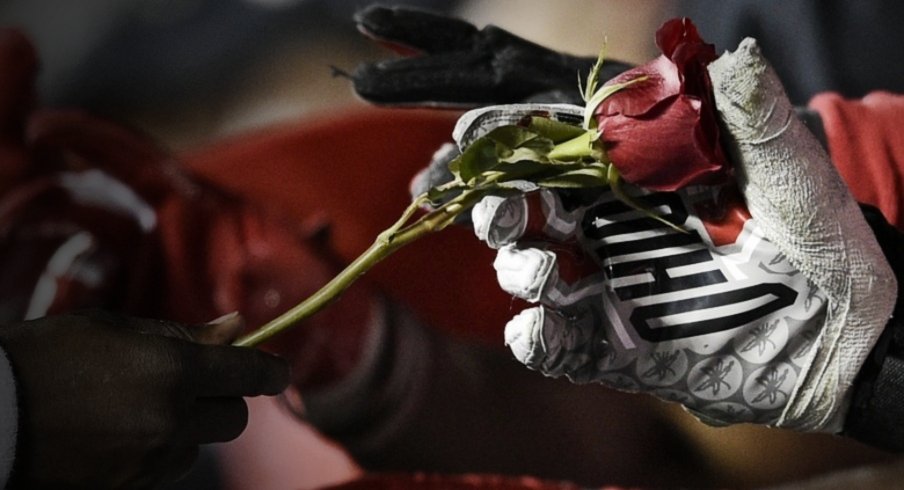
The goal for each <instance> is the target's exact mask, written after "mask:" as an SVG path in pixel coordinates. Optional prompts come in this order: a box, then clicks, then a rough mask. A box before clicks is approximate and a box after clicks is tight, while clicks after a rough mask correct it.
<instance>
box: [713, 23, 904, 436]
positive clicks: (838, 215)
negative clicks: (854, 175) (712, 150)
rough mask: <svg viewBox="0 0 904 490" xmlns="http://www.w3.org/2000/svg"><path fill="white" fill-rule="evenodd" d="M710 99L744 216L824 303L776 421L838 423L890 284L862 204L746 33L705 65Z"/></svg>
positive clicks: (811, 426) (807, 426)
mask: <svg viewBox="0 0 904 490" xmlns="http://www.w3.org/2000/svg"><path fill="white" fill-rule="evenodd" d="M710 75H711V76H712V81H713V88H714V93H715V98H716V106H717V108H718V110H719V112H720V114H721V116H722V120H723V122H724V123H725V126H726V127H727V129H728V131H729V133H730V134H731V136H733V137H734V140H735V141H734V143H735V150H737V155H736V159H735V163H736V170H737V172H738V179H739V184H740V187H741V189H742V192H743V193H744V196H745V198H746V200H747V205H748V208H749V209H750V214H751V215H752V216H753V217H754V219H755V220H756V222H757V225H758V226H760V227H761V228H762V230H763V233H764V235H765V236H766V237H767V238H768V239H769V240H770V241H771V242H773V243H774V244H775V245H776V246H777V247H778V248H779V250H781V252H782V253H784V254H785V256H786V257H787V258H788V261H789V262H790V263H791V264H792V265H794V266H795V268H796V269H797V270H799V271H801V272H802V273H803V274H804V275H805V276H806V278H807V279H808V280H810V281H811V282H812V283H813V284H814V285H815V286H816V287H818V288H819V290H820V291H822V292H823V293H824V294H825V295H826V297H827V299H828V302H829V307H828V311H827V316H826V320H825V324H824V328H823V331H822V332H821V334H820V336H819V339H818V343H817V347H816V350H815V351H814V352H815V353H816V354H815V355H814V356H811V358H810V363H809V365H807V366H804V367H803V369H802V372H801V379H802V382H801V385H799V386H798V387H797V388H796V389H795V396H794V398H793V399H792V400H790V401H789V404H788V408H787V409H786V411H785V413H784V414H783V416H782V420H780V421H779V425H784V426H791V427H797V428H800V429H802V430H834V429H835V427H834V426H835V425H836V424H837V423H838V420H839V418H838V416H837V415H838V414H839V413H840V412H841V411H842V407H843V406H844V400H846V396H847V393H848V390H849V389H850V387H851V385H852V383H853V379H854V376H856V374H857V372H858V370H859V367H860V366H861V365H862V364H863V361H864V360H865V359H866V356H867V355H868V354H869V350H870V348H871V346H872V345H873V343H874V342H875V340H876V338H877V337H878V335H879V333H880V332H881V330H882V328H883V327H884V326H885V324H886V322H887V320H888V317H889V315H890V314H891V310H892V308H893V306H894V303H895V298H896V297H897V291H896V289H897V288H896V283H895V279H894V275H893V274H892V272H891V269H890V268H889V267H888V264H887V262H886V261H885V259H884V256H883V255H882V251H881V249H880V248H879V246H878V244H877V243H876V241H875V238H874V236H873V234H872V232H871V230H870V228H869V226H868V225H867V224H866V222H865V220H864V218H863V215H862V213H861V212H860V209H859V207H858V206H857V204H856V202H855V201H854V199H853V198H852V197H851V195H850V193H849V192H848V190H847V188H846V186H845V185H844V182H843V181H842V180H841V178H840V176H839V175H838V173H837V171H836V170H835V168H834V166H833V165H832V163H831V160H830V159H829V156H828V155H827V154H826V153H825V151H824V150H823V148H822V147H821V146H820V144H819V143H818V141H817V140H816V139H815V137H813V135H812V134H811V133H810V132H809V131H808V130H807V129H806V128H805V127H804V126H803V123H801V122H800V121H799V120H798V119H797V118H796V117H795V115H794V113H793V108H792V106H791V103H790V102H789V101H788V99H787V97H786V96H785V94H784V90H783V88H782V86H781V82H780V80H779V79H778V76H777V75H776V74H775V72H774V71H773V70H772V68H771V67H770V66H769V63H768V62H767V61H766V60H765V59H764V58H763V56H762V54H761V53H760V50H759V47H758V46H757V45H756V42H755V41H754V40H752V39H746V40H744V41H743V42H742V43H741V44H740V46H739V47H738V49H737V50H736V51H735V52H733V53H728V54H725V55H723V56H722V57H720V58H719V59H718V60H716V61H715V62H713V63H712V64H711V65H710Z"/></svg>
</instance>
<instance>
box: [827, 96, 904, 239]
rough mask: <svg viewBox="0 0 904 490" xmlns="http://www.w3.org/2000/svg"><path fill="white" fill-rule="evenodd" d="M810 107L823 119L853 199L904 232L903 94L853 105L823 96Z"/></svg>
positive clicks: (839, 99)
mask: <svg viewBox="0 0 904 490" xmlns="http://www.w3.org/2000/svg"><path fill="white" fill-rule="evenodd" d="M810 108H811V109H814V110H816V111H817V112H819V114H820V116H821V118H822V122H823V125H824V127H825V133H826V138H827V140H828V145H829V152H830V153H831V155H832V160H833V161H834V162H835V166H836V167H837V168H838V171H839V172H840V173H841V176H842V177H843V178H844V180H845V182H846V183H847V185H848V187H850V189H851V192H852V193H853V194H854V197H855V198H856V199H857V200H858V201H860V202H863V203H867V204H872V205H874V206H876V207H878V208H879V209H880V210H881V211H882V214H884V215H885V217H886V219H887V220H888V221H889V222H890V223H892V224H893V225H895V226H896V227H897V228H898V229H904V95H898V94H892V93H889V92H873V93H871V94H869V95H867V96H866V97H864V98H862V99H859V100H849V99H845V98H843V97H841V96H840V95H838V94H835V93H824V94H819V95H817V96H816V97H814V98H813V99H812V100H811V101H810Z"/></svg>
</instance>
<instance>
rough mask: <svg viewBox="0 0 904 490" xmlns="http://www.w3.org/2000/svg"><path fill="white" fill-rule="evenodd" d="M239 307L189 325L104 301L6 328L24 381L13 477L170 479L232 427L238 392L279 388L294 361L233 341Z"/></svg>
mask: <svg viewBox="0 0 904 490" xmlns="http://www.w3.org/2000/svg"><path fill="white" fill-rule="evenodd" d="M240 328H241V320H240V319H238V318H232V319H229V320H227V321H225V322H221V323H219V324H212V325H205V326H202V327H199V328H192V329H188V328H186V327H184V326H182V325H179V324H175V323H171V322H163V321H157V320H146V319H137V318H129V317H124V316H116V315H112V314H109V313H103V312H90V313H84V314H71V315H65V316H57V317H47V318H44V319H39V320H34V321H30V322H24V323H20V324H15V325H11V326H7V327H2V328H0V344H2V345H3V347H4V349H5V350H6V352H7V355H8V357H9V358H10V362H11V363H12V365H13V370H14V372H15V375H16V378H17V388H18V391H19V407H20V408H19V412H20V422H19V427H20V428H19V443H18V451H17V462H16V468H17V469H16V471H15V474H14V481H16V482H18V483H19V484H20V485H23V486H26V487H28V488H64V487H76V488H122V487H128V488H146V487H152V486H154V485H156V484H158V483H160V482H163V481H168V480H173V479H176V478H178V477H179V476H181V475H182V474H184V473H185V472H186V471H187V470H188V469H189V468H190V467H191V464H192V463H193V462H194V460H195V458H196V457H197V453H198V446H199V445H200V444H206V443H211V442H221V441H228V440H231V439H234V438H235V437H237V436H238V435H239V434H240V433H241V432H242V430H244V427H245V425H246V423H247V417H248V409H247V407H246V405H245V402H244V400H243V399H242V397H245V396H257V395H275V394H278V393H279V392H280V391H282V390H283V389H284V388H285V386H286V385H287V383H288V379H289V369H288V365H287V364H286V363H285V362H284V361H283V360H282V359H280V358H277V357H275V356H272V355H270V354H266V353H264V352H262V351H258V350H253V349H247V348H238V347H230V346H227V345H212V344H222V343H225V342H228V341H230V340H231V339H232V338H233V337H235V335H236V334H237V333H238V330H239V329H240Z"/></svg>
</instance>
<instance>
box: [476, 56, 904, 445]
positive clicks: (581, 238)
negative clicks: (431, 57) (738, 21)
mask: <svg viewBox="0 0 904 490" xmlns="http://www.w3.org/2000/svg"><path fill="white" fill-rule="evenodd" d="M709 70H710V74H711V77H712V82H713V87H714V91H715V100H716V105H717V108H718V111H719V114H720V116H721V119H722V121H723V122H724V125H725V127H726V128H727V130H728V133H729V139H730V140H731V141H728V142H727V144H726V146H727V147H729V148H730V149H731V150H732V153H733V155H734V158H733V160H734V165H735V174H736V176H737V187H735V186H734V185H733V184H728V185H723V186H718V187H716V186H707V187H699V186H697V187H693V186H692V187H687V188H684V189H683V190H681V191H679V192H676V193H672V192H658V193H637V195H636V197H637V198H638V199H639V200H640V201H642V202H643V203H644V204H645V205H646V206H648V207H649V208H650V209H651V210H653V212H654V213H655V214H657V215H660V216H661V217H663V218H666V219H668V220H669V221H672V222H673V223H677V224H679V225H681V226H682V227H684V228H685V230H686V231H687V233H681V232H678V231H675V230H674V229H672V228H670V227H668V226H666V225H664V224H663V223H662V222H660V221H657V220H653V219H650V218H647V217H645V216H644V215H643V214H642V213H640V212H638V211H636V210H634V209H632V208H630V207H628V206H626V205H625V204H623V203H621V202H620V201H618V200H616V199H614V198H613V196H611V195H610V194H609V193H603V194H601V195H599V194H597V195H589V196H588V193H587V192H583V191H579V192H567V193H565V192H560V193H555V192H550V191H540V192H539V193H535V194H531V195H528V196H523V195H519V196H516V197H509V198H502V197H490V198H487V199H486V200H484V201H483V202H482V203H480V204H479V205H478V206H476V207H475V209H474V213H473V220H474V226H475V230H476V232H477V234H478V236H479V237H480V238H482V239H483V240H485V241H487V243H488V244H489V245H490V246H492V247H496V248H499V253H498V257H497V259H496V261H495V264H494V266H495V268H496V270H497V272H498V278H499V282H500V284H501V285H502V287H503V288H504V289H505V290H506V291H509V292H510V293H512V294H513V295H515V296H517V297H519V298H523V299H526V300H528V301H530V302H533V303H538V304H539V306H536V307H533V308H530V309H527V310H525V311H523V312H522V313H521V314H519V315H518V316H516V317H515V318H514V319H513V320H512V321H511V322H510V323H509V324H508V325H507V326H506V329H505V338H506V343H507V344H508V345H509V346H510V348H511V349H512V352H513V353H514V354H515V357H516V358H517V359H518V360H520V361H521V362H523V363H525V364H526V365H527V366H528V367H530V368H532V369H536V370H539V371H541V372H543V373H544V374H546V375H549V376H563V375H564V376H567V377H568V378H570V379H571V380H573V381H575V382H601V383H604V384H607V385H609V386H612V387H615V388H618V389H623V390H628V391H641V392H648V393H652V394H654V395H656V396H659V397H661V398H664V399H667V400H672V401H677V402H680V403H682V404H683V405H685V406H686V407H688V408H689V409H690V410H691V411H693V412H694V413H696V414H698V415H699V416H701V418H703V419H704V420H707V421H709V422H712V423H735V422H756V423H763V424H771V425H777V426H783V427H789V428H794V429H798V430H805V431H828V432H837V431H838V430H840V429H841V424H842V423H843V418H844V415H845V411H846V407H847V403H848V402H849V397H850V389H851V386H852V383H853V381H854V377H855V376H856V374H857V372H858V370H859V368H860V366H861V365H862V364H863V362H864V359H865V358H866V357H867V355H868V354H869V351H870V349H871V347H872V345H873V344H874V342H875V340H876V338H877V337H878V335H879V334H880V333H881V331H882V329H883V328H884V327H885V325H886V322H887V321H888V318H889V316H890V313H891V310H892V307H893V306H894V303H895V299H896V297H897V285H896V282H895V279H894V276H893V274H892V272H891V270H890V269H889V267H888V264H887V262H886V260H885V259H884V256H883V255H882V252H881V250H880V248H879V247H878V245H877V243H876V241H875V239H874V237H873V234H872V232H871V230H870V228H869V227H868V226H867V225H866V223H865V221H864V219H863V216H862V214H861V212H860V210H859V208H858V206H857V204H856V203H855V202H854V200H853V199H852V197H851V196H850V195H849V193H848V191H847V189H846V187H845V186H844V184H843V183H842V181H841V179H840V177H839V176H838V175H837V173H836V172H835V170H834V168H833V166H832V165H831V162H830V161H829V158H828V156H827V155H826V153H825V152H824V150H823V149H822V148H821V147H820V145H819V144H818V143H817V141H816V140H815V139H814V138H813V136H812V134H810V133H809V132H808V131H807V130H806V128H805V127H804V126H803V125H802V123H800V122H799V121H798V120H797V119H796V118H795V117H794V114H793V108H792V106H791V104H790V103H789V101H788V99H787V98H786V97H785V95H784V93H783V91H782V88H781V84H780V82H779V80H778V79H777V77H776V76H775V74H774V72H773V71H772V69H771V67H769V66H768V63H767V62H766V60H764V59H763V58H762V56H761V55H760V52H759V50H758V48H757V46H756V44H755V42H753V41H752V40H747V41H745V42H743V43H742V44H741V46H740V47H739V48H738V50H737V51H736V52H735V53H729V54H726V55H723V56H722V57H721V58H720V59H718V60H717V61H716V62H714V63H712V64H711V65H710V68H709ZM487 119H488V120H489V119H492V118H487ZM458 136H459V139H460V140H462V139H464V140H468V139H469V137H468V136H469V135H467V134H461V133H459V135H458ZM748 210H749V213H748Z"/></svg>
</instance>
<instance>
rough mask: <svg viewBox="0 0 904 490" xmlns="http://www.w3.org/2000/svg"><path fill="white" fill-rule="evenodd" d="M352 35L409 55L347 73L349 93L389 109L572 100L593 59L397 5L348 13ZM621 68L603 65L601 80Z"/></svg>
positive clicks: (577, 100) (622, 65)
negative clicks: (351, 90)
mask: <svg viewBox="0 0 904 490" xmlns="http://www.w3.org/2000/svg"><path fill="white" fill-rule="evenodd" d="M355 20H356V22H357V25H358V30H360V31H361V32H363V33H364V34H366V35H368V36H370V37H372V38H374V39H376V40H378V41H380V42H383V43H386V44H388V45H390V46H392V47H393V48H394V49H396V50H397V51H399V52H401V53H403V54H407V55H412V54H414V55H415V56H411V57H407V58H402V59H395V60H383V61H380V62H377V63H365V64H362V65H360V66H358V67H357V69H356V70H355V72H354V73H353V74H352V79H353V80H354V84H355V91H356V92H357V93H358V95H360V96H361V97H363V98H364V99H366V100H367V101H369V102H373V103H375V104H390V105H401V104H411V105H439V106H457V107H467V106H478V105H485V104H491V103H496V104H499V103H513V102H522V101H526V100H531V101H536V102H541V101H542V102H572V103H580V101H581V95H580V93H579V91H578V85H577V80H578V78H577V77H578V76H580V77H581V79H584V78H585V77H586V75H587V72H588V71H589V70H590V68H591V67H592V66H593V63H594V61H595V59H594V58H582V57H577V56H570V55H567V54H562V53H557V52H555V51H552V50H550V49H548V48H545V47H543V46H539V45H537V44H534V43H532V42H530V41H527V40H525V39H522V38H520V37H517V36H515V35H513V34H511V33H509V32H507V31H505V30H503V29H500V28H498V27H496V26H492V25H489V26H486V27H484V28H483V29H479V30H478V29H477V28H476V27H475V26H474V25H472V24H470V23H468V22H465V21H462V20H459V19H454V18H450V17H446V16H442V15H437V14H432V13H429V12H424V11H419V10H413V9H408V8H402V7H394V8H388V7H382V6H379V5H373V6H370V7H368V8H366V9H364V10H362V11H360V12H358V13H357V14H356V16H355ZM627 68H629V65H627V64H625V63H621V62H618V61H608V62H607V63H606V66H605V67H604V68H603V72H602V75H601V78H602V79H603V80H607V79H609V78H611V77H613V76H615V75H617V74H618V73H621V72H622V71H624V70H626V69H627Z"/></svg>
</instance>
